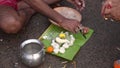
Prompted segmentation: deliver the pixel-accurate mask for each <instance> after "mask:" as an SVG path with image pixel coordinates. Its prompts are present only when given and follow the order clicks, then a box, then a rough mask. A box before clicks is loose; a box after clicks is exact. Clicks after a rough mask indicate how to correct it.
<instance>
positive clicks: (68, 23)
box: [59, 18, 89, 34]
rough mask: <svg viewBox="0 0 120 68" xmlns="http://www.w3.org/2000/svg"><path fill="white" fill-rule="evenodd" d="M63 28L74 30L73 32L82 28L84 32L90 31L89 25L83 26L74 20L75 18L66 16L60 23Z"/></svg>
mask: <svg viewBox="0 0 120 68" xmlns="http://www.w3.org/2000/svg"><path fill="white" fill-rule="evenodd" d="M59 25H60V26H61V27H62V28H64V29H66V30H68V31H70V32H73V33H77V32H79V31H80V30H82V32H83V33H84V34H86V33H88V31H89V28H88V27H84V26H81V24H80V22H78V21H76V20H73V19H67V18H65V19H64V20H63V21H62V22H61V23H60V24H59Z"/></svg>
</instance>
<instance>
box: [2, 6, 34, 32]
mask: <svg viewBox="0 0 120 68" xmlns="http://www.w3.org/2000/svg"><path fill="white" fill-rule="evenodd" d="M33 13H34V12H32V9H30V8H26V10H19V11H16V10H15V9H13V8H12V7H9V6H3V5H1V6H0V28H1V29H2V30H3V31H4V32H6V33H17V32H18V31H19V30H20V29H21V28H22V26H23V25H24V23H25V21H26V19H28V18H30V16H31V15H32V14H33Z"/></svg>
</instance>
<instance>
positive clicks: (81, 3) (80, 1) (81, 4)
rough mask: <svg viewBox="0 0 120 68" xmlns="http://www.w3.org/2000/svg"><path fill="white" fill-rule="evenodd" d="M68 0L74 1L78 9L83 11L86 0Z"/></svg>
mask: <svg viewBox="0 0 120 68" xmlns="http://www.w3.org/2000/svg"><path fill="white" fill-rule="evenodd" d="M67 1H68V2H70V3H72V4H73V5H74V6H75V7H76V9H77V10H78V11H81V10H83V9H84V7H85V1H84V0H67Z"/></svg>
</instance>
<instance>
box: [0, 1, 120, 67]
mask: <svg viewBox="0 0 120 68" xmlns="http://www.w3.org/2000/svg"><path fill="white" fill-rule="evenodd" d="M101 2H102V0H86V8H85V10H84V11H82V13H81V14H82V15H83V21H82V23H83V25H85V26H88V27H90V28H92V29H94V31H95V32H94V34H93V35H92V37H91V38H90V40H89V41H88V42H87V43H86V44H85V45H84V46H83V47H82V48H81V50H80V51H79V52H78V54H77V55H76V56H75V58H74V60H73V61H71V62H68V63H66V64H63V63H62V62H64V61H66V60H64V59H62V58H58V57H56V56H53V55H50V54H46V56H45V62H44V63H43V64H41V65H40V66H39V67H37V68H62V67H64V66H66V68H113V62H114V61H115V60H117V59H120V43H119V41H120V35H119V34H120V27H119V26H120V24H119V23H117V22H111V21H105V20H104V19H103V18H102V17H101V15H100V8H101ZM62 5H64V6H70V4H68V3H66V2H62ZM49 25H50V22H49V21H48V20H47V18H46V17H45V16H43V15H41V14H39V13H37V14H35V15H34V16H33V17H32V18H31V20H30V21H29V24H27V25H26V26H25V27H24V28H23V30H21V31H20V32H19V33H18V34H15V35H8V34H5V33H4V32H2V31H0V68H29V67H27V66H25V65H24V64H22V63H21V59H20V57H19V46H20V44H21V43H22V42H23V41H24V40H26V39H31V38H36V39H38V38H39V36H40V35H41V34H42V33H43V32H44V31H45V29H46V28H47V27H48V26H49Z"/></svg>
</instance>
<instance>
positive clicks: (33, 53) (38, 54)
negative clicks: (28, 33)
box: [20, 39, 45, 67]
mask: <svg viewBox="0 0 120 68" xmlns="http://www.w3.org/2000/svg"><path fill="white" fill-rule="evenodd" d="M20 56H21V59H22V62H23V63H24V64H26V65H27V66H29V67H36V66H39V65H40V64H41V63H42V62H43V61H44V56H45V50H44V46H43V44H42V43H41V42H40V41H39V40H37V39H29V40H26V41H24V42H23V43H22V44H21V45H20Z"/></svg>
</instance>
